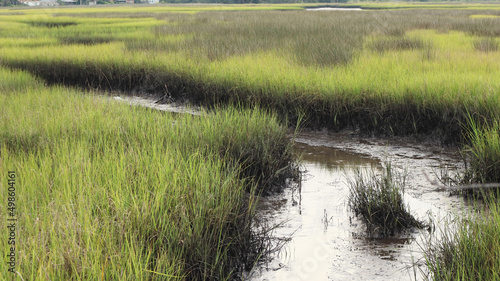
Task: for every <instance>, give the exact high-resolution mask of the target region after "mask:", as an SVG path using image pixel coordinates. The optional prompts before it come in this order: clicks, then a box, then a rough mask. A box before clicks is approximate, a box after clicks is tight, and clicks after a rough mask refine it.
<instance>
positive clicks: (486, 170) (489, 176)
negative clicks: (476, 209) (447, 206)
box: [462, 115, 500, 198]
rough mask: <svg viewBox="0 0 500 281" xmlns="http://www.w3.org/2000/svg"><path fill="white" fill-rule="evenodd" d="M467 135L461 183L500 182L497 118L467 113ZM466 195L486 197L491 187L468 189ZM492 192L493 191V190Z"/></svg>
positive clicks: (499, 126)
mask: <svg viewBox="0 0 500 281" xmlns="http://www.w3.org/2000/svg"><path fill="white" fill-rule="evenodd" d="M466 126H467V130H466V133H467V137H466V139H467V140H469V143H468V144H467V145H466V146H465V147H464V148H463V154H464V160H465V164H466V165H465V166H466V167H465V171H464V173H463V177H462V183H463V184H471V183H472V184H485V183H498V182H500V125H499V122H498V120H497V119H494V120H493V121H489V120H487V119H484V118H474V117H473V116H472V115H469V119H468V124H467V125H466ZM463 192H464V194H466V195H473V196H474V197H476V198H487V197H488V196H487V194H489V193H491V192H492V191H491V189H481V188H475V189H468V190H465V191H463ZM493 192H494V191H493Z"/></svg>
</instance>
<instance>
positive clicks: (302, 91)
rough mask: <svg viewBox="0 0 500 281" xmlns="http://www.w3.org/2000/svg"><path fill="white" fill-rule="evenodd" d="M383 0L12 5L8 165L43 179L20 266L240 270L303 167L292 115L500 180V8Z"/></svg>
mask: <svg viewBox="0 0 500 281" xmlns="http://www.w3.org/2000/svg"><path fill="white" fill-rule="evenodd" d="M365 6H366V7H367V8H371V9H377V10H368V11H315V12H308V11H305V10H302V8H303V6H301V5H293V4H290V5H275V6H273V5H260V6H259V5H241V6H219V5H214V6H211V5H207V6H201V7H196V6H158V7H155V8H152V7H146V6H140V7H137V8H135V7H134V9H130V8H129V7H112V6H106V7H99V8H81V7H79V8H64V9H21V10H16V11H9V10H5V13H1V14H0V66H1V67H2V69H1V70H0V76H1V79H0V89H1V90H2V94H1V95H0V99H1V101H2V102H1V108H2V111H1V113H0V114H1V117H2V118H1V124H0V126H1V127H0V129H1V131H0V145H1V160H2V161H1V167H2V171H7V170H9V169H16V170H18V171H19V173H20V174H22V175H23V178H22V181H21V184H22V185H23V186H25V187H26V190H25V191H24V193H22V195H20V198H19V206H21V207H20V208H21V209H19V216H20V217H19V218H20V220H21V221H23V222H25V224H24V223H23V227H22V228H21V229H20V235H21V236H22V237H29V239H28V238H27V239H26V240H25V241H24V242H23V244H22V246H21V247H22V248H21V249H20V257H19V258H20V263H19V264H20V268H19V271H20V272H23V274H25V275H23V276H24V277H25V278H27V279H29V280H42V279H46V278H52V279H71V278H76V279H79V278H80V279H81V278H88V279H99V278H103V279H137V278H139V279H140V278H142V279H162V278H172V279H176V278H177V279H228V278H232V277H234V276H235V274H237V272H238V270H239V269H241V268H242V267H244V266H245V265H246V264H251V263H252V262H253V261H254V259H253V258H252V257H256V256H258V255H259V253H258V249H257V250H256V249H255V247H252V243H253V242H252V241H253V240H252V237H253V236H252V231H251V229H250V224H251V221H252V217H253V214H254V211H255V202H256V195H257V194H259V193H265V192H269V191H271V190H273V188H274V187H276V186H280V185H283V184H284V182H285V179H286V178H287V177H293V176H294V174H295V173H296V169H295V168H296V167H295V158H294V156H293V153H292V148H291V147H292V144H291V141H290V140H289V139H288V137H287V136H286V129H287V128H286V127H287V126H294V125H296V124H297V123H298V122H299V120H305V121H304V122H303V125H304V126H308V127H312V128H328V129H330V130H333V131H339V130H342V129H346V128H350V129H356V130H360V131H361V132H363V133H368V134H376V135H379V136H386V137H387V136H389V137H390V136H399V135H417V136H420V137H421V136H428V135H432V136H433V137H435V138H437V139H439V140H441V141H442V143H446V144H452V145H464V147H465V149H466V151H467V155H468V156H467V157H468V158H466V159H467V161H469V162H470V164H471V165H470V166H469V167H470V169H467V170H466V171H465V172H464V175H463V178H464V181H467V182H474V183H487V182H497V181H498V176H499V172H498V170H499V168H498V166H499V163H500V162H499V157H500V154H499V153H497V152H498V147H499V143H500V141H499V132H498V119H499V115H500V96H499V93H500V52H499V50H498V47H499V43H498V40H499V39H498V37H499V36H500V24H499V23H500V18H499V16H500V12H499V11H500V10H499V7H498V6H495V5H486V4H481V5H480V4H467V5H431V6H425V5H412V4H400V6H397V5H388V4H364V7H365ZM429 7H431V8H429ZM384 8H398V9H391V10H384ZM8 69H11V70H8ZM75 87H76V88H75ZM98 91H99V92H103V91H122V92H126V93H133V94H139V95H140V94H150V95H154V96H155V97H157V98H158V99H162V100H176V101H182V102H189V103H192V104H197V105H205V106H207V108H209V109H208V111H207V117H206V118H199V117H193V116H178V115H174V114H171V113H158V112H153V111H151V110H147V109H141V108H135V107H130V106H127V105H116V104H110V103H109V101H105V100H104V99H102V98H99V97H97V96H96V95H95V93H96V92H98ZM471 116H472V117H471ZM360 181H361V179H360ZM382 182H383V181H382ZM386 182H388V181H387V180H386ZM389 182H392V181H389ZM2 188H4V187H2ZM467 229H472V228H467ZM464 231H465V230H464ZM464 237H468V236H464ZM457 239H458V238H457ZM2 243H3V242H2ZM243 253H245V254H243ZM253 254H255V255H253ZM2 266H4V265H2ZM5 272H7V271H6V270H2V272H1V273H0V274H5ZM0 276H1V275H0ZM436 278H437V279H439V278H438V277H436Z"/></svg>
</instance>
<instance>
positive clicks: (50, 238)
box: [0, 69, 293, 280]
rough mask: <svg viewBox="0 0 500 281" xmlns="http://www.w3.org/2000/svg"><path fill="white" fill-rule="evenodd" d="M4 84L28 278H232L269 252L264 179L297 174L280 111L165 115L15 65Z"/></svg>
mask: <svg viewBox="0 0 500 281" xmlns="http://www.w3.org/2000/svg"><path fill="white" fill-rule="evenodd" d="M0 89H1V90H2V91H1V92H2V94H1V95H0V104H1V105H0V107H1V110H0V160H1V161H0V174H2V175H7V171H12V170H13V171H16V174H17V177H18V178H17V187H18V192H17V193H16V194H17V195H16V208H17V219H18V222H19V224H18V233H17V236H16V237H20V238H19V239H18V240H17V241H19V242H20V243H19V244H18V245H17V244H16V254H17V265H16V270H17V271H18V272H19V274H20V276H22V278H23V279H24V280H47V279H53V280H71V279H90V280H99V279H105V280H165V279H169V280H186V279H187V280H227V279H230V278H234V277H237V275H238V272H240V271H241V270H242V269H243V268H244V267H245V266H249V265H250V266H251V265H252V264H253V263H254V262H255V258H256V257H258V256H259V255H260V254H261V253H260V252H259V249H258V248H256V247H261V243H262V241H259V239H257V237H256V236H254V235H253V234H252V230H251V229H250V225H251V221H252V218H253V215H254V211H255V204H256V201H257V198H256V194H257V193H258V192H259V191H257V190H256V188H257V185H258V186H260V187H266V186H267V187H269V186H272V185H273V184H278V183H279V182H280V180H282V179H283V177H285V176H286V175H290V172H291V171H293V169H290V165H291V164H292V162H289V161H291V160H292V158H291V156H290V153H291V150H290V143H289V140H288V138H287V137H286V135H285V130H286V128H284V127H283V126H282V125H280V124H279V123H278V121H277V120H276V118H274V117H272V116H270V115H269V114H266V113H265V112H263V111H262V110H259V109H253V110H244V111H242V110H237V109H235V108H225V109H224V108H219V109H218V110H217V111H216V112H213V113H207V114H206V117H203V118H201V117H197V116H191V115H176V114H173V113H164V112H157V111H153V110H149V109H145V108H141V107H134V106H130V105H126V104H116V103H115V102H113V101H112V100H109V99H105V98H100V97H97V96H94V95H92V93H83V92H81V91H76V90H71V89H68V88H63V87H59V86H57V87H45V86H44V84H43V83H42V82H41V81H39V80H37V79H34V78H33V77H32V76H30V75H29V74H27V73H25V72H13V71H9V70H5V69H0ZM285 162H287V164H285V166H283V165H282V164H284V163H285ZM265 163H267V164H265ZM6 189H7V187H6V185H4V184H2V185H0V191H1V192H2V193H4V194H6V192H7V191H6ZM0 217H1V218H2V219H3V220H6V219H7V215H6V212H5V211H2V212H0ZM17 241H16V242H17ZM7 246H8V245H7V240H5V239H4V240H2V241H1V242H0V247H1V248H2V249H8V247H7ZM9 274H10V273H9V272H8V271H7V265H6V263H2V264H1V265H0V279H2V280H8V279H9V278H10V277H9Z"/></svg>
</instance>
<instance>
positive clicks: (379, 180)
mask: <svg viewBox="0 0 500 281" xmlns="http://www.w3.org/2000/svg"><path fill="white" fill-rule="evenodd" d="M386 165H387V166H386V168H385V169H384V172H383V174H382V175H379V176H377V175H375V173H374V172H373V171H372V174H371V175H369V176H368V177H367V176H366V175H364V174H363V173H362V172H361V171H360V170H358V171H356V174H355V177H354V179H350V180H349V184H350V190H349V191H350V193H349V199H348V200H349V207H350V208H351V209H352V210H353V211H354V214H355V215H356V216H359V217H361V219H362V220H363V221H364V222H366V224H367V226H368V231H369V232H370V233H375V234H380V235H381V236H391V235H394V234H396V233H398V232H401V231H403V230H405V229H408V228H411V227H422V226H423V223H422V222H420V221H418V220H417V219H415V218H414V217H413V215H412V214H410V211H409V210H408V207H407V206H406V205H405V204H404V201H403V194H404V188H405V175H400V174H398V173H396V172H395V171H394V170H393V169H392V167H391V165H390V163H388V164H386Z"/></svg>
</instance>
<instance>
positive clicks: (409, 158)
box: [246, 132, 464, 280]
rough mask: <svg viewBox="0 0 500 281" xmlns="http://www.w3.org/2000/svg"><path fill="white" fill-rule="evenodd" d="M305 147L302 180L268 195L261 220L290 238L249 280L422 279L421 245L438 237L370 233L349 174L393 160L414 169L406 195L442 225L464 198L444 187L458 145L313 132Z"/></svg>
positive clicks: (302, 139) (414, 208)
mask: <svg viewBox="0 0 500 281" xmlns="http://www.w3.org/2000/svg"><path fill="white" fill-rule="evenodd" d="M296 142H297V149H298V150H299V152H301V153H302V155H303V157H302V170H303V173H302V182H301V184H300V185H297V186H294V187H292V188H290V189H287V190H285V192H284V194H278V195H275V196H272V197H268V198H262V200H261V202H260V203H261V205H260V209H259V220H261V221H265V222H266V223H267V224H268V225H278V226H277V227H276V229H275V230H274V232H273V236H274V237H277V238H282V239H288V240H289V241H288V243H286V244H285V245H284V246H283V247H282V248H281V250H280V251H276V252H275V253H274V254H272V256H271V257H270V258H269V259H268V260H267V261H266V262H263V263H262V264H259V265H257V266H256V267H255V268H254V269H253V270H252V271H251V272H250V273H248V276H247V278H246V279H248V280H419V279H422V276H421V272H420V270H425V269H424V267H421V269H419V267H413V264H415V263H417V264H423V255H422V250H421V246H422V244H423V243H424V240H425V239H427V238H428V237H429V235H431V233H430V232H429V231H427V230H414V231H412V232H409V233H406V234H402V235H399V236H397V237H394V238H384V239H381V238H373V237H370V236H368V235H367V233H366V229H365V227H364V224H363V222H361V221H360V220H358V219H357V218H355V216H354V214H353V213H352V212H351V211H350V210H349V208H348V206H347V198H348V194H349V187H348V184H347V178H348V177H351V176H352V175H353V170H354V169H368V170H370V169H374V170H377V169H380V168H381V167H382V165H384V163H386V162H387V161H390V162H391V163H392V165H393V167H396V169H400V170H405V169H406V171H407V174H408V183H409V184H408V186H407V189H406V196H405V201H406V202H407V203H408V205H409V208H410V210H411V212H412V213H413V214H414V215H415V216H416V217H418V218H419V219H421V220H425V221H427V222H429V219H430V218H432V220H433V224H435V225H436V227H438V228H439V226H440V224H442V223H443V222H444V221H446V219H447V218H448V217H449V215H451V214H456V213H458V212H459V211H460V210H461V208H462V207H463V205H464V203H463V202H462V200H461V199H460V198H459V197H456V196H449V192H448V191H444V190H443V188H442V186H441V184H440V182H439V181H438V175H439V174H440V171H442V169H443V167H445V166H446V167H448V169H454V168H459V167H460V158H459V157H458V156H459V155H458V153H457V152H456V151H455V150H453V149H443V148H440V147H439V146H436V145H432V144H430V143H417V142H415V141H409V140H405V139H399V140H381V139H375V138H373V139H371V138H363V137H358V136H355V135H354V136H353V135H350V134H335V135H329V134H328V133H321V132H308V133H303V134H300V135H299V136H298V137H297V138H296Z"/></svg>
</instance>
